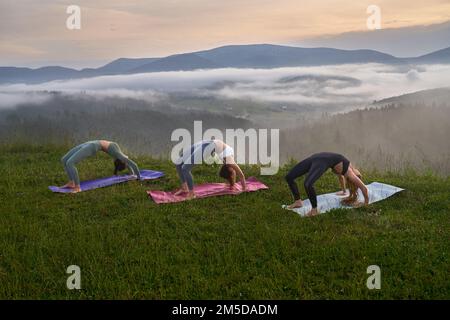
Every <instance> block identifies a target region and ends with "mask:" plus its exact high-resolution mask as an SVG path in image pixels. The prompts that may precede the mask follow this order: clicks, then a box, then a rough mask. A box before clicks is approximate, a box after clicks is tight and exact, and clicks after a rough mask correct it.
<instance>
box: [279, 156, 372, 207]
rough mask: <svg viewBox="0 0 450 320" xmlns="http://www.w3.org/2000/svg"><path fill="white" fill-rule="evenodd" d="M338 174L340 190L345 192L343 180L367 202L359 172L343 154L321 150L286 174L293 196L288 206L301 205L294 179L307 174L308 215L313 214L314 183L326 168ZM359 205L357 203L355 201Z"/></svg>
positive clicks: (366, 194)
mask: <svg viewBox="0 0 450 320" xmlns="http://www.w3.org/2000/svg"><path fill="white" fill-rule="evenodd" d="M330 168H331V169H332V171H333V172H334V173H335V174H337V175H339V181H340V183H341V187H342V190H343V192H344V194H345V182H347V184H349V185H351V184H353V185H354V187H356V188H359V189H361V191H362V193H363V195H364V204H365V205H367V204H369V195H368V192H367V187H366V186H365V185H364V183H363V182H362V181H361V179H360V178H361V174H360V173H359V171H358V170H357V169H355V168H353V166H352V165H351V163H350V161H348V159H347V158H345V157H344V156H343V155H341V154H338V153H332V152H321V153H316V154H313V155H312V156H310V157H309V158H307V159H305V160H303V161H301V162H300V163H298V164H297V165H296V166H295V167H293V168H292V169H291V171H289V173H288V174H287V175H286V181H287V183H288V185H289V188H290V189H291V192H292V195H293V196H294V200H295V201H294V203H293V204H291V205H290V206H288V208H289V209H293V208H299V207H302V206H303V202H302V200H301V199H300V193H299V191H298V187H297V184H296V183H295V179H297V178H298V177H300V176H302V175H304V174H306V173H307V174H308V175H307V176H306V179H305V182H304V186H305V190H306V194H307V195H308V198H309V201H310V202H311V206H312V209H311V211H310V212H309V213H308V215H309V216H314V215H316V214H318V212H317V196H316V191H315V190H314V183H315V182H316V181H317V179H319V178H320V177H321V176H322V175H323V174H324V173H325V172H326V171H327V170H328V169H330ZM356 205H360V204H359V203H357V204H356V203H355V206H356Z"/></svg>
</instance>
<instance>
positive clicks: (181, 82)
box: [0, 63, 450, 108]
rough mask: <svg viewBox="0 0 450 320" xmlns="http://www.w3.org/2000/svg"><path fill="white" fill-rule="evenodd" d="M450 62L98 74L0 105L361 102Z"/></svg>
mask: <svg viewBox="0 0 450 320" xmlns="http://www.w3.org/2000/svg"><path fill="white" fill-rule="evenodd" d="M448 83H450V65H422V66H391V65H384V64H373V63H371V64H352V65H335V66H317V67H295V68H277V69H232V68H227V69H214V70H196V71H179V72H158V73H145V74H133V75H115V76H102V77H95V78H86V79H74V80H64V81H52V82H46V83H42V84H30V85H28V84H13V85H2V86H0V107H8V106H9V107H10V106H15V105H18V104H20V103H23V102H26V101H27V100H29V101H31V100H33V102H35V103H43V102H45V99H44V98H42V99H36V97H35V96H32V95H31V96H30V93H29V92H34V93H35V94H38V93H36V92H41V93H39V95H40V97H45V95H43V94H42V92H43V91H61V92H65V93H68V94H71V93H79V92H83V93H86V94H90V95H95V96H97V97H99V98H101V97H106V96H119V97H128V98H136V99H143V100H150V101H155V100H161V99H164V97H165V96H166V95H168V94H171V93H180V92H181V93H187V94H190V95H199V96H211V97H215V98H221V99H243V100H248V99H250V100H253V101H260V102H267V103H283V102H286V103H295V104H299V105H303V104H305V105H310V106H315V105H320V106H326V105H332V106H342V107H343V108H347V107H349V106H364V105H367V104H369V103H371V102H372V101H373V100H379V99H382V98H387V97H391V96H397V95H401V94H405V93H410V92H415V91H419V90H425V89H432V88H438V87H444V86H447V85H448Z"/></svg>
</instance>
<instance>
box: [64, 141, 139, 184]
mask: <svg viewBox="0 0 450 320" xmlns="http://www.w3.org/2000/svg"><path fill="white" fill-rule="evenodd" d="M99 151H103V152H105V153H107V154H109V155H110V156H111V157H112V158H113V159H114V174H117V173H118V172H119V171H122V170H125V168H127V167H128V168H129V169H130V170H131V171H132V173H133V175H135V176H136V177H137V179H140V178H141V176H140V173H139V168H138V166H137V165H136V163H135V162H133V161H132V160H130V159H128V157H127V156H126V155H124V154H123V153H122V151H121V150H120V148H119V145H118V144H117V143H115V142H111V141H106V140H94V141H88V142H85V143H83V144H80V145H79V146H76V147H75V148H73V149H72V150H70V151H69V152H67V154H66V155H65V156H64V157H62V158H61V162H62V164H63V166H64V170H66V173H67V175H68V176H69V182H68V183H67V184H65V185H64V186H63V187H62V188H71V189H73V191H72V192H74V193H75V192H80V191H81V188H80V177H79V176H78V170H77V168H76V167H75V165H76V164H77V163H78V162H80V161H81V160H84V159H86V158H88V157H91V156H94V155H95V154H96V153H97V152H99Z"/></svg>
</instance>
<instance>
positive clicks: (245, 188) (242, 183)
mask: <svg viewBox="0 0 450 320" xmlns="http://www.w3.org/2000/svg"><path fill="white" fill-rule="evenodd" d="M241 185H242V191H247V183H246V182H245V180H242V181H241Z"/></svg>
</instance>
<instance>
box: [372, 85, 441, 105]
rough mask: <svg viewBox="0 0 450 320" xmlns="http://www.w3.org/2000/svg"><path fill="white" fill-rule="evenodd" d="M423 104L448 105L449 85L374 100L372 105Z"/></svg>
mask: <svg viewBox="0 0 450 320" xmlns="http://www.w3.org/2000/svg"><path fill="white" fill-rule="evenodd" d="M399 103H402V104H424V105H428V106H430V105H432V104H436V105H442V104H445V105H450V87H445V88H437V89H430V90H421V91H417V92H413V93H408V94H403V95H400V96H396V97H389V98H386V99H383V100H379V101H376V102H375V103H374V105H387V104H399Z"/></svg>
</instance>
